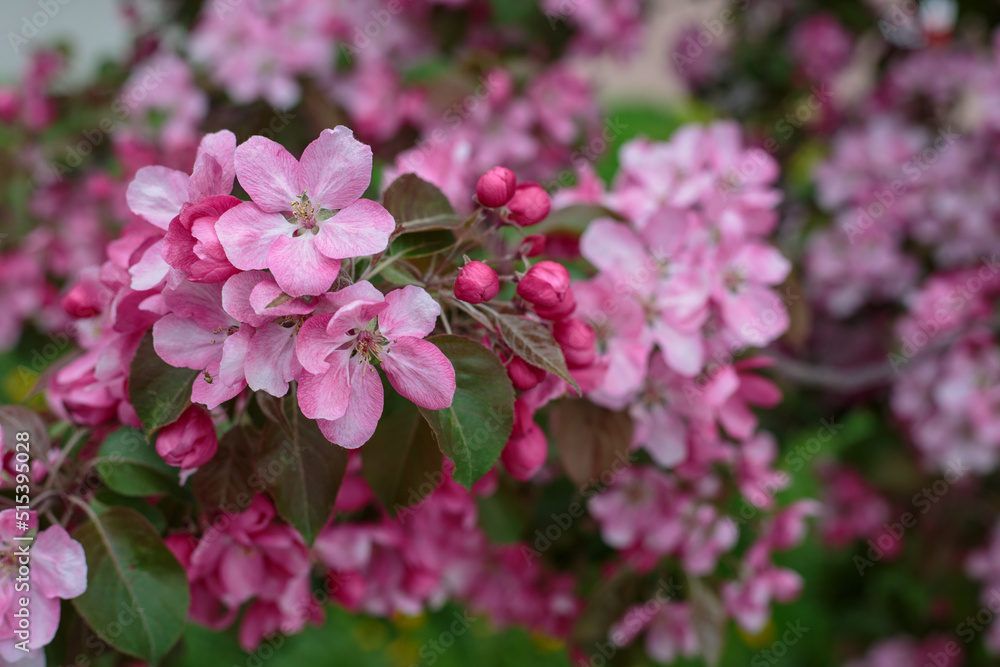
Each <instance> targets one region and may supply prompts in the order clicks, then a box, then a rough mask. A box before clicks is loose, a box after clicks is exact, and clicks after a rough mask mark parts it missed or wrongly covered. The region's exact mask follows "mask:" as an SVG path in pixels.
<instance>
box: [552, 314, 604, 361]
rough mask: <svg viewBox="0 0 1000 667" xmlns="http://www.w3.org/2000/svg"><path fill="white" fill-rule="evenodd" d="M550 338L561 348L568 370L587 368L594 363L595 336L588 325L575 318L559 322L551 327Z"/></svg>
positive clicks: (595, 352)
mask: <svg viewBox="0 0 1000 667" xmlns="http://www.w3.org/2000/svg"><path fill="white" fill-rule="evenodd" d="M552 336H553V337H554V338H555V339H556V342H557V343H559V347H561V348H562V351H563V356H564V357H566V365H567V366H568V367H570V368H587V367H588V366H590V365H591V364H593V363H594V359H595V358H596V356H597V350H596V349H595V348H594V344H595V342H596V341H597V336H596V335H595V334H594V330H593V329H591V328H590V325H588V324H586V323H585V322H583V321H582V320H578V319H576V318H575V317H568V318H566V319H564V320H559V321H558V322H556V323H555V324H554V325H553V326H552Z"/></svg>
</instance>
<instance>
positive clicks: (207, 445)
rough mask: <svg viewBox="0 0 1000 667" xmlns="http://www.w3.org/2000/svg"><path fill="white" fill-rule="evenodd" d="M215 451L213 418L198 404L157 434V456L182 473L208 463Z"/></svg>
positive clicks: (216, 437) (215, 438)
mask: <svg viewBox="0 0 1000 667" xmlns="http://www.w3.org/2000/svg"><path fill="white" fill-rule="evenodd" d="M218 448H219V438H218V436H216V435H215V426H214V425H213V424H212V417H211V416H210V415H209V414H208V410H206V409H205V408H202V407H200V406H197V405H192V406H190V407H188V408H187V409H186V410H185V411H184V412H182V413H181V416H180V417H178V419H177V421H175V422H174V423H172V424H168V425H167V426H164V427H163V429H161V430H160V432H159V433H158V434H157V435H156V453H157V454H159V455H160V456H161V457H162V458H163V460H164V461H166V462H167V464H168V465H172V466H176V467H179V468H180V469H181V472H182V473H183V472H186V471H189V470H193V469H195V468H197V467H199V466H202V465H205V464H206V463H208V462H209V461H210V460H211V459H212V457H213V456H215V451H216V450H217V449H218Z"/></svg>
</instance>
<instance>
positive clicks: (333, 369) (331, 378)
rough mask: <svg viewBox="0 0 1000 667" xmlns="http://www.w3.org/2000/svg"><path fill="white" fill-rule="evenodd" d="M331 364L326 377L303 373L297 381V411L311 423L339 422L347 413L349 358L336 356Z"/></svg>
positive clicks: (321, 374) (342, 354)
mask: <svg viewBox="0 0 1000 667" xmlns="http://www.w3.org/2000/svg"><path fill="white" fill-rule="evenodd" d="M330 361H331V364H330V368H329V370H327V371H326V372H325V373H320V374H319V375H313V374H312V373H308V372H303V374H302V377H301V378H299V393H298V399H299V408H301V409H302V414H304V415H305V416H306V417H309V418H310V419H340V418H341V417H343V416H344V413H345V412H346V411H347V403H348V400H349V398H350V394H351V385H350V380H349V377H348V372H349V371H348V367H349V366H350V355H349V354H346V353H344V352H341V353H337V354H334V355H333V356H331V357H330Z"/></svg>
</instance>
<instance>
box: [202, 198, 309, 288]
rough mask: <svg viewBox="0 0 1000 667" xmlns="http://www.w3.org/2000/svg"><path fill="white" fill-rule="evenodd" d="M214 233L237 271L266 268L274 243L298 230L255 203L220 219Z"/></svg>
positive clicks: (234, 209) (232, 210)
mask: <svg viewBox="0 0 1000 667" xmlns="http://www.w3.org/2000/svg"><path fill="white" fill-rule="evenodd" d="M215 232H216V234H218V235H219V242H220V243H221V244H222V248H223V249H224V250H225V251H226V257H228V258H229V261H230V262H232V263H233V266H235V267H236V268H238V269H243V270H244V271H249V270H252V269H266V268H267V255H268V253H269V252H270V250H271V246H272V245H273V244H274V242H275V240H276V239H278V238H279V237H281V236H291V235H292V234H293V233H294V232H295V227H294V226H293V225H290V224H289V223H288V221H287V220H285V217H284V216H283V215H281V214H279V213H265V212H264V211H262V210H261V209H260V208H259V207H258V206H257V205H256V204H254V203H253V202H243V203H242V204H240V205H239V206H234V207H233V208H231V209H229V210H228V211H226V212H225V213H223V214H222V215H221V216H220V217H219V221H218V222H217V223H215Z"/></svg>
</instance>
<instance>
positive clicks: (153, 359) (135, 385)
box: [128, 331, 198, 435]
mask: <svg viewBox="0 0 1000 667" xmlns="http://www.w3.org/2000/svg"><path fill="white" fill-rule="evenodd" d="M197 377H198V371H195V370H191V369H190V368H174V367H173V366H171V365H170V364H168V363H167V362H165V361H163V359H160V357H159V356H158V355H157V354H156V350H154V349H153V332H152V331H148V332H147V333H146V335H145V336H144V337H143V339H142V342H141V343H139V349H138V350H137V351H136V353H135V357H134V358H133V359H132V365H131V367H130V368H129V375H128V398H129V401H130V402H131V403H132V407H134V408H135V412H136V414H137V415H139V420H140V421H141V422H142V427H143V429H144V430H145V431H146V434H147V435H150V434H152V433H153V432H154V431H156V430H157V429H158V428H162V427H163V426H166V425H167V424H170V423H171V422H173V421H175V420H176V419H177V418H178V417H180V416H181V413H182V412H184V408H186V407H187V406H188V404H189V403H190V402H191V388H192V387H193V386H194V381H195V378H197Z"/></svg>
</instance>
